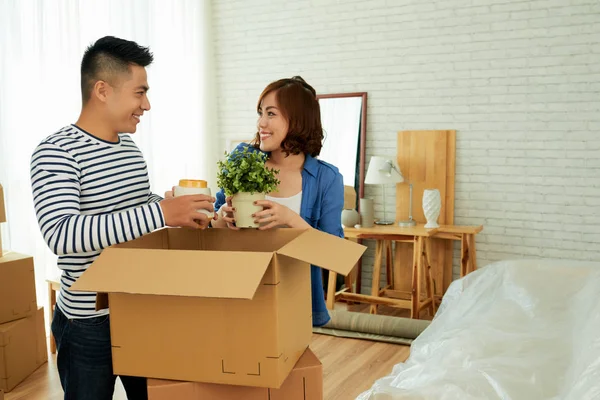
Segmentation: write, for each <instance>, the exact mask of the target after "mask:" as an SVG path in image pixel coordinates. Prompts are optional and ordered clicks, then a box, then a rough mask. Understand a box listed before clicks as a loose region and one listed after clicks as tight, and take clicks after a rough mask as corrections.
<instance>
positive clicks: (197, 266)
mask: <svg viewBox="0 0 600 400" xmlns="http://www.w3.org/2000/svg"><path fill="white" fill-rule="evenodd" d="M365 249H366V248H365V247H364V246H362V245H358V244H356V243H353V242H351V241H347V240H344V239H340V238H338V237H335V236H332V235H329V234H326V233H323V232H319V231H317V230H314V229H309V230H299V229H276V230H270V231H258V230H255V229H243V230H239V231H232V230H229V229H207V230H204V231H199V230H192V229H185V228H165V229H161V230H159V231H156V232H153V233H151V234H148V235H146V236H143V237H141V238H139V239H136V240H134V241H131V242H127V243H123V244H120V245H116V246H112V247H110V248H108V249H105V250H104V251H103V252H102V254H101V255H100V256H99V257H98V259H97V260H96V261H95V262H94V263H93V264H92V265H91V266H90V267H89V268H88V269H87V271H86V272H85V273H83V275H82V276H81V277H80V278H79V279H78V281H77V282H76V283H75V284H74V285H73V286H72V290H82V291H93V292H100V293H108V301H109V302H110V313H111V340H112V354H113V369H114V372H115V374H119V375H133V376H145V377H150V378H161V379H171V380H181V381H196V382H209V383H222V384H233V385H244V386H260V387H269V388H279V387H280V386H281V384H282V383H283V381H284V380H285V378H286V377H287V376H288V374H289V372H290V371H291V370H292V368H293V367H294V365H295V364H296V362H297V361H298V360H299V358H300V356H301V355H302V354H303V353H304V351H305V350H306V348H307V347H308V344H309V343H310V340H311V335H312V315H311V313H312V311H311V309H312V307H311V291H310V268H309V265H310V264H315V265H318V266H320V267H323V268H326V269H329V270H332V271H335V272H337V273H339V274H342V275H347V274H348V273H349V272H350V271H351V270H352V268H353V267H354V265H355V263H356V262H357V261H358V259H359V258H360V257H361V256H362V254H363V253H364V251H365ZM106 305H107V304H106V301H105V297H104V296H100V295H99V296H98V304H97V307H98V308H103V307H106Z"/></svg>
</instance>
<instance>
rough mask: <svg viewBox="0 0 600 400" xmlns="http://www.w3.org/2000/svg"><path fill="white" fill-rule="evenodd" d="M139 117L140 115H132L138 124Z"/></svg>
mask: <svg viewBox="0 0 600 400" xmlns="http://www.w3.org/2000/svg"><path fill="white" fill-rule="evenodd" d="M140 117H141V115H135V114H133V118H135V120H136V121H137V122H140Z"/></svg>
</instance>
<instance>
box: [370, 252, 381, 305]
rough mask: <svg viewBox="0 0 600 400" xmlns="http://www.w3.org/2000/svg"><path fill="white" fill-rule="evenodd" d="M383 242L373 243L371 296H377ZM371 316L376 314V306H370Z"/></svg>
mask: <svg viewBox="0 0 600 400" xmlns="http://www.w3.org/2000/svg"><path fill="white" fill-rule="evenodd" d="M383 247H384V241H383V240H377V241H376V242H375V262H374V264H373V284H372V286H371V296H379V283H380V280H381V263H382V261H383ZM369 312H370V313H371V314H377V304H372V305H371V308H370V311H369Z"/></svg>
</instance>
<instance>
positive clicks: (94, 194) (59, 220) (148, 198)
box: [31, 125, 165, 318]
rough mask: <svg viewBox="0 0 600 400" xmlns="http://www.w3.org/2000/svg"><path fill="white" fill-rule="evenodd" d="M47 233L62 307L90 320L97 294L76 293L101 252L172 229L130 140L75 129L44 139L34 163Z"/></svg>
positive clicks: (36, 198) (41, 217)
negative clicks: (75, 285)
mask: <svg viewBox="0 0 600 400" xmlns="http://www.w3.org/2000/svg"><path fill="white" fill-rule="evenodd" d="M31 186H32V192H33V201H34V206H35V212H36V215H37V219H38V223H39V226H40V230H41V232H42V235H43V237H44V240H45V241H46V243H47V244H48V246H49V247H50V249H51V250H52V251H53V252H54V253H55V254H57V255H58V256H59V257H58V267H59V268H60V269H61V270H62V276H61V290H60V294H59V296H58V299H57V305H58V307H60V309H61V310H62V311H63V313H64V314H65V315H66V316H67V317H69V318H90V317H96V316H99V315H104V314H106V313H108V309H105V310H100V311H96V309H95V302H96V294H95V293H88V292H74V291H70V290H69V289H70V287H71V285H72V284H73V283H74V282H75V281H76V280H77V278H79V277H80V276H81V274H83V272H84V271H85V270H86V269H87V268H88V266H89V265H90V264H91V263H92V262H93V261H94V260H95V259H96V258H97V257H98V255H99V254H100V252H101V251H102V249H104V248H106V247H109V246H111V245H114V244H117V243H123V242H126V241H130V240H133V239H136V238H138V237H140V236H142V235H144V234H146V233H150V232H152V231H153V230H156V229H158V228H162V227H164V226H165V221H164V217H163V214H162V210H161V208H160V205H159V204H158V202H159V201H161V200H162V198H161V197H160V196H157V195H155V194H152V193H151V192H150V182H149V179H148V170H147V166H146V162H145V160H144V157H143V155H142V153H141V151H140V150H139V149H138V147H137V146H136V144H135V142H134V141H133V140H132V139H131V137H130V136H129V135H126V134H120V135H119V142H118V143H111V142H107V141H103V140H101V139H98V138H96V137H94V136H92V135H91V134H89V133H87V132H85V131H84V130H82V129H80V128H78V127H77V126H75V125H69V126H66V127H64V128H62V129H61V130H60V131H58V132H56V133H54V134H53V135H50V136H49V137H47V138H46V139H45V140H43V141H42V142H41V143H40V145H39V146H38V147H37V148H36V149H35V151H34V153H33V156H32V158H31Z"/></svg>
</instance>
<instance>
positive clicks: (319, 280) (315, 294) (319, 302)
mask: <svg viewBox="0 0 600 400" xmlns="http://www.w3.org/2000/svg"><path fill="white" fill-rule="evenodd" d="M310 289H311V294H312V319H313V326H323V325H325V324H326V323H328V322H329V320H330V319H331V318H330V316H329V311H328V310H327V305H326V303H325V292H324V290H323V272H322V271H321V268H319V267H317V266H315V265H311V266H310Z"/></svg>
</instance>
